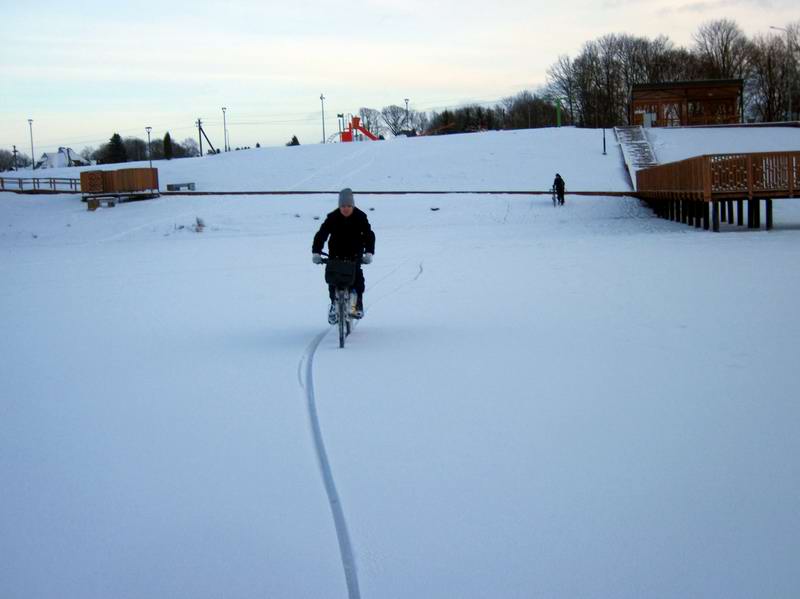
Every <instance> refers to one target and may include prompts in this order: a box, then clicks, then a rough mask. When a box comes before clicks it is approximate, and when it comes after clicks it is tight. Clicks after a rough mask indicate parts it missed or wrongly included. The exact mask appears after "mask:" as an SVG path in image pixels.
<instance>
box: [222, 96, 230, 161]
mask: <svg viewBox="0 0 800 599" xmlns="http://www.w3.org/2000/svg"><path fill="white" fill-rule="evenodd" d="M225 110H226V108H225V107H224V106H223V107H222V141H223V143H222V145H223V146H224V147H225V151H226V152H228V151H230V148H229V147H228V121H227V120H225Z"/></svg>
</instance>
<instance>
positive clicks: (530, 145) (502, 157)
mask: <svg viewBox="0 0 800 599" xmlns="http://www.w3.org/2000/svg"><path fill="white" fill-rule="evenodd" d="M613 138H614V135H613V133H612V132H611V131H610V130H609V131H608V134H607V143H608V145H609V147H608V154H607V155H606V156H603V139H602V131H600V130H591V129H575V128H571V127H565V128H561V129H532V130H521V131H490V132H486V133H470V134H463V135H446V136H439V137H420V138H414V139H406V138H397V139H392V140H388V141H380V142H363V143H349V144H328V145H321V144H317V145H309V146H296V147H292V148H286V147H277V148H259V149H252V150H245V151H239V152H230V153H227V154H220V155H216V156H206V157H203V158H193V159H182V160H173V161H169V162H168V161H158V162H155V163H154V166H156V167H157V168H158V169H159V179H160V182H161V187H162V189H164V188H166V184H167V183H182V182H186V181H194V182H195V183H197V190H198V191H261V190H284V191H285V190H330V189H333V190H338V189H340V188H342V187H346V186H349V187H352V188H353V189H359V190H372V191H409V190H427V191H437V190H473V191H481V190H548V189H550V187H551V186H552V184H553V178H554V177H555V174H556V173H557V172H558V173H561V175H562V176H563V177H564V178H565V179H566V181H567V188H568V189H572V190H578V191H580V190H590V191H592V190H594V191H627V190H629V189H630V186H629V184H628V179H627V176H626V174H625V171H624V166H623V164H622V159H621V156H620V153H619V150H618V148H617V145H616V142H615V141H614V139H613ZM146 165H147V163H146V162H144V163H128V164H125V165H124V166H146ZM102 168H114V166H112V165H108V166H103V167H102ZM80 170H86V169H54V170H51V171H47V176H73V177H74V176H77V175H76V173H77V172H79V171H80Z"/></svg>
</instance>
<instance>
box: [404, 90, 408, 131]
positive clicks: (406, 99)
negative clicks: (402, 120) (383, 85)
mask: <svg viewBox="0 0 800 599" xmlns="http://www.w3.org/2000/svg"><path fill="white" fill-rule="evenodd" d="M405 101H406V131H408V98H405Z"/></svg>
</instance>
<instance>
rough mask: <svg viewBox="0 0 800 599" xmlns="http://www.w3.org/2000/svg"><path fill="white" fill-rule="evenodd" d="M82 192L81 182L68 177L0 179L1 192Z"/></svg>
mask: <svg viewBox="0 0 800 599" xmlns="http://www.w3.org/2000/svg"><path fill="white" fill-rule="evenodd" d="M80 190H81V180H80V179H72V178H68V177H0V191H16V192H20V191H29V192H33V193H36V192H53V191H74V192H79V191H80Z"/></svg>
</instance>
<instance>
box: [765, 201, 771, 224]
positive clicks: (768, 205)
mask: <svg viewBox="0 0 800 599" xmlns="http://www.w3.org/2000/svg"><path fill="white" fill-rule="evenodd" d="M766 204H767V231H770V230H771V229H772V200H766Z"/></svg>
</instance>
